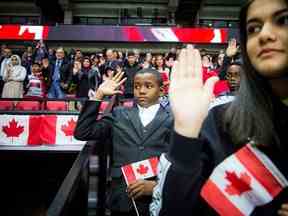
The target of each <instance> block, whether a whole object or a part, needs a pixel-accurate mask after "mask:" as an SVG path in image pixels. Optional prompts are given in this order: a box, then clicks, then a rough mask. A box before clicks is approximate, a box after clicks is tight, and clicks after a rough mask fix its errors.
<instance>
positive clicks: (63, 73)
mask: <svg viewBox="0 0 288 216" xmlns="http://www.w3.org/2000/svg"><path fill="white" fill-rule="evenodd" d="M55 64H56V61H55V62H53V63H52V64H49V66H48V68H46V69H44V70H43V71H45V72H44V73H45V75H44V76H45V77H47V78H46V79H47V84H48V87H47V88H48V89H49V88H50V86H51V83H52V81H53V80H52V78H53V73H54V68H55ZM69 77H70V65H69V64H68V62H67V61H65V60H63V62H62V64H61V67H60V83H62V84H68V82H69ZM61 87H62V86H61Z"/></svg>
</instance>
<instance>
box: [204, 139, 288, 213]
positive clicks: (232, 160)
mask: <svg viewBox="0 0 288 216" xmlns="http://www.w3.org/2000/svg"><path fill="white" fill-rule="evenodd" d="M287 185H288V182H287V180H286V179H285V177H284V176H283V175H282V174H281V172H280V171H279V170H278V169H277V167H276V166H275V165H274V164H273V163H272V161H271V160H270V159H269V158H268V157H267V156H266V155H265V154H264V153H263V152H261V151H260V150H259V149H257V147H255V146H254V145H251V144H247V145H246V146H244V147H243V148H241V149H240V150H239V151H237V152H236V153H235V154H233V155H231V156H229V157H228V158H227V159H225V160H224V161H223V162H222V163H221V164H219V165H218V166H217V167H216V168H215V169H214V171H213V172H212V174H211V176H210V177H209V179H208V181H207V182H206V183H205V184H204V186H203V187H202V190H201V196H202V197H203V198H204V199H205V200H206V201H207V202H208V204H209V205H210V206H211V207H213V208H214V209H215V210H216V211H217V212H218V214H220V215H224V216H226V215H233V216H238V215H239V216H240V215H241V216H243V215H250V214H251V213H252V212H253V210H254V208H255V207H256V206H261V205H265V204H266V203H268V202H270V201H272V200H273V199H274V197H275V196H277V195H278V194H279V193H280V192H281V190H282V189H284V188H285V187H286V186H287Z"/></svg>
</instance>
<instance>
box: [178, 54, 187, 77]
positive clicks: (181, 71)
mask: <svg viewBox="0 0 288 216" xmlns="http://www.w3.org/2000/svg"><path fill="white" fill-rule="evenodd" d="M186 54H187V50H186V49H182V50H181V52H180V55H179V63H178V68H177V69H178V71H177V73H178V75H179V78H180V79H181V78H185V76H186V73H185V70H186V69H187V68H186V67H187V64H186Z"/></svg>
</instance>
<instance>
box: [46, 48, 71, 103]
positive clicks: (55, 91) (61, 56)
mask: <svg viewBox="0 0 288 216" xmlns="http://www.w3.org/2000/svg"><path fill="white" fill-rule="evenodd" d="M48 77H49V78H48V79H49V80H50V82H49V86H48V98H64V97H65V90H67V88H68V80H69V64H68V63H67V62H66V61H65V52H64V50H63V48H62V47H59V48H58V49H57V50H56V60H55V62H54V63H53V64H51V65H50V67H49V75H48Z"/></svg>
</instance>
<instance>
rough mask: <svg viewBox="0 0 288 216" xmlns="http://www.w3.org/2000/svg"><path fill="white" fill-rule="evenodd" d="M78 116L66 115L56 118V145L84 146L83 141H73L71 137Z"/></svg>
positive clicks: (73, 138)
mask: <svg viewBox="0 0 288 216" xmlns="http://www.w3.org/2000/svg"><path fill="white" fill-rule="evenodd" d="M77 119H78V116H75V115H73V116H72V115H71V116H70V115H66V116H58V117H57V124H56V131H57V133H56V141H55V143H57V144H61V143H63V144H66V143H68V144H84V143H85V142H84V141H80V140H77V139H75V137H74V136H73V134H74V129H75V127H76V123H77Z"/></svg>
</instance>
